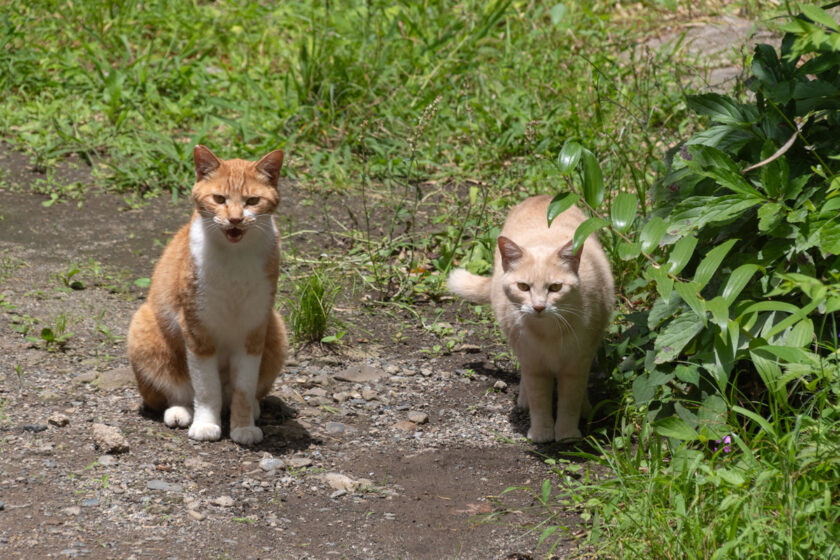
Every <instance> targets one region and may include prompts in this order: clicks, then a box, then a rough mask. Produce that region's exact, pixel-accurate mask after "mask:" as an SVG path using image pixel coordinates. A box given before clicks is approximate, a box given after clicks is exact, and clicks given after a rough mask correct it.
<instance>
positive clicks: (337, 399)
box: [332, 391, 350, 403]
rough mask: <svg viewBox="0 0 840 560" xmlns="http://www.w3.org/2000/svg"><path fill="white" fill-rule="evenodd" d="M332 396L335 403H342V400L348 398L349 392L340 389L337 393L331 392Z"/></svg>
mask: <svg viewBox="0 0 840 560" xmlns="http://www.w3.org/2000/svg"><path fill="white" fill-rule="evenodd" d="M332 398H333V400H334V401H335V402H337V403H343V402H344V401H346V400H347V399H349V398H350V394H349V393H346V392H344V391H340V392H338V393H333V396H332Z"/></svg>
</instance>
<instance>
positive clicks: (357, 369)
mask: <svg viewBox="0 0 840 560" xmlns="http://www.w3.org/2000/svg"><path fill="white" fill-rule="evenodd" d="M387 375H388V374H387V373H386V372H385V371H383V370H381V369H379V368H375V367H372V366H369V365H367V364H356V365H352V366H350V367H349V368H347V369H345V370H344V371H341V372H339V373H337V374H335V379H336V380H337V381H349V382H350V383H369V382H371V381H378V380H379V379H382V378H383V377H386V376H387Z"/></svg>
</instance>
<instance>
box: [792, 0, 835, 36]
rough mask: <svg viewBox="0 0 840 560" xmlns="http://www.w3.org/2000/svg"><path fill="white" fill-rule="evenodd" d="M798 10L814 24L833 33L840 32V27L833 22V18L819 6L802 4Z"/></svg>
mask: <svg viewBox="0 0 840 560" xmlns="http://www.w3.org/2000/svg"><path fill="white" fill-rule="evenodd" d="M800 9H801V10H802V13H803V14H805V15H806V16H808V17H809V18H810V19H811V20H812V21H814V22H815V23H819V24H822V25H825V26H826V27H828V28H829V29H832V30H834V31H840V26H838V25H837V22H836V21H834V18H832V17H831V16H830V15H828V13H827V12H826V11H825V10H823V9H822V8H820V7H819V6H813V5H811V4H803V5H802V6H800Z"/></svg>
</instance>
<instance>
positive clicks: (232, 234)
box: [225, 228, 245, 243]
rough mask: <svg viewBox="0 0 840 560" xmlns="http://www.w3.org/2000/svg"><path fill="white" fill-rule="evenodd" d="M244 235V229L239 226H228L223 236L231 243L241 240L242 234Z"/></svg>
mask: <svg viewBox="0 0 840 560" xmlns="http://www.w3.org/2000/svg"><path fill="white" fill-rule="evenodd" d="M243 235H245V231H244V230H241V229H239V228H230V229H226V230H225V237H227V240H228V241H230V242H231V243H238V242H239V241H241V240H242V236H243Z"/></svg>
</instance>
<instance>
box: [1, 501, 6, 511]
mask: <svg viewBox="0 0 840 560" xmlns="http://www.w3.org/2000/svg"><path fill="white" fill-rule="evenodd" d="M4 509H6V504H4V503H3V502H0V511H3V510H4Z"/></svg>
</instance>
